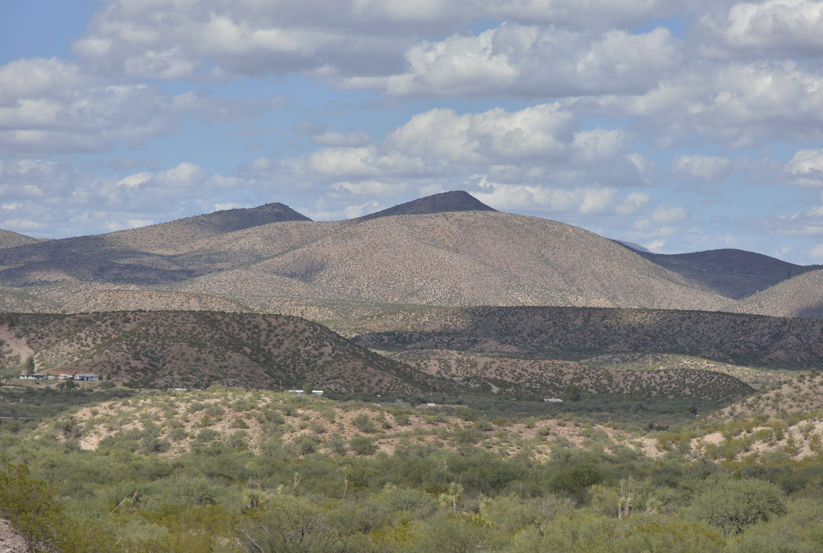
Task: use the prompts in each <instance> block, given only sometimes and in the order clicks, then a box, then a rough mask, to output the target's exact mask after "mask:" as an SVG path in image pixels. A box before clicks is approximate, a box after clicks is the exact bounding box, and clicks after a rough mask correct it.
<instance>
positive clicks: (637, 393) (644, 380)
mask: <svg viewBox="0 0 823 553" xmlns="http://www.w3.org/2000/svg"><path fill="white" fill-rule="evenodd" d="M394 358H395V359H402V360H403V361H406V362H408V363H409V364H411V365H412V366H413V367H415V368H416V369H418V370H419V371H422V372H425V373H428V374H431V375H433V376H439V377H444V378H450V379H454V380H456V381H457V382H459V383H461V384H463V385H466V386H468V387H469V388H472V389H477V390H483V391H491V392H494V393H507V394H517V395H523V394H524V393H533V394H543V395H549V394H550V395H553V396H557V397H559V396H560V395H561V394H562V393H563V390H564V388H565V387H566V386H567V385H569V384H574V385H576V386H578V387H579V388H580V390H581V391H583V392H585V393H591V394H623V395H628V396H632V397H669V398H678V399H689V398H699V399H715V400H719V399H725V398H730V397H736V396H742V395H747V394H749V393H751V392H752V391H753V389H752V388H751V387H750V386H748V385H746V384H744V383H743V382H741V381H740V380H738V379H737V378H735V377H733V376H729V375H727V374H723V373H720V372H714V371H707V370H697V369H690V368H680V367H678V368H667V369H660V370H645V371H642V370H625V369H619V368H613V367H608V368H594V367H590V366H586V365H583V364H581V363H575V362H573V361H555V360H546V359H513V358H509V357H502V356H495V357H488V356H483V355H471V354H465V353H460V352H450V351H442V350H437V351H434V352H428V351H419V350H418V351H410V352H403V353H400V354H398V355H396V356H395V357H394Z"/></svg>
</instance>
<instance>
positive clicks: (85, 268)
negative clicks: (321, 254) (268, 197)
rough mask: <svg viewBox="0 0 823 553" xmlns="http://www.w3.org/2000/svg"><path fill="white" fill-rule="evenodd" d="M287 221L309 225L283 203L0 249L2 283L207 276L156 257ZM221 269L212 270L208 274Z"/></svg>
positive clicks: (165, 280)
mask: <svg viewBox="0 0 823 553" xmlns="http://www.w3.org/2000/svg"><path fill="white" fill-rule="evenodd" d="M282 221H309V219H308V218H307V217H304V216H303V215H300V214H299V213H297V212H296V211H294V210H292V209H291V208H289V207H288V206H285V205H283V204H267V205H263V206H260V207H257V208H253V209H232V210H227V211H216V212H214V213H210V214H208V215H200V216H197V217H189V218H186V219H179V220H177V221H172V222H169V223H162V224H159V225H153V226H150V227H142V228H138V229H132V230H125V231H119V232H114V233H111V234H104V235H98V236H81V237H76V238H66V239H62V240H50V241H48V242H42V243H36V244H30V245H25V246H21V247H16V248H13V249H6V250H0V267H7V268H6V269H5V270H2V271H0V285H3V286H6V287H30V286H43V285H49V284H53V283H55V282H96V283H115V284H136V285H156V284H167V283H171V282H178V281H181V280H187V279H190V278H193V277H195V276H198V274H202V272H198V271H197V268H196V267H189V266H187V265H186V263H177V262H176V261H175V258H174V256H168V255H162V254H154V253H152V252H153V251H154V250H164V249H168V248H171V247H175V246H180V245H182V244H187V243H189V242H195V241H200V240H204V239H208V238H211V237H214V236H218V235H220V234H225V233H230V232H234V231H237V230H243V229H246V228H251V227H254V226H260V225H266V224H270V223H275V222H282ZM211 270H216V269H212V268H209V269H208V270H207V271H206V272H209V271H211Z"/></svg>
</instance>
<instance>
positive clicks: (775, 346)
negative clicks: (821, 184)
mask: <svg viewBox="0 0 823 553" xmlns="http://www.w3.org/2000/svg"><path fill="white" fill-rule="evenodd" d="M332 326H335V327H336V328H339V329H341V330H345V332H346V333H347V334H349V335H351V334H355V333H359V334H360V335H359V336H357V337H356V338H355V339H354V341H355V342H356V343H359V344H362V345H365V346H368V347H376V348H383V349H450V350H464V351H487V352H503V353H509V354H518V355H530V356H537V357H547V358H566V359H584V358H589V357H592V356H596V355H600V354H606V353H673V354H681V355H690V356H695V357H702V358H705V359H713V360H716V361H722V362H724V363H733V364H737V365H751V366H761V367H776V368H778V367H780V368H792V369H796V368H811V367H818V366H820V365H821V364H823V321H821V320H813V319H782V318H773V317H759V316H753V315H741V314H731V313H707V312H700V311H685V312H683V311H656V310H645V309H641V310H628V309H591V308H578V309H575V308H562V307H508V308H506V307H496V308H494V307H484V308H463V309H445V308H440V309H438V310H437V312H436V314H433V313H427V312H426V311H425V310H418V311H411V312H407V313H405V314H400V313H395V314H392V315H390V316H387V317H384V318H381V317H373V318H364V319H362V320H360V321H353V322H351V323H349V324H346V323H345V322H343V323H341V324H336V323H332ZM369 327H370V328H373V329H375V330H374V331H372V332H368V331H366V328H369Z"/></svg>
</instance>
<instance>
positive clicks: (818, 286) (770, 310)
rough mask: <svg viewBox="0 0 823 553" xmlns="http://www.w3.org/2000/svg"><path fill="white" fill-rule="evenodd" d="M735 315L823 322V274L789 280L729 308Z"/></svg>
mask: <svg viewBox="0 0 823 553" xmlns="http://www.w3.org/2000/svg"><path fill="white" fill-rule="evenodd" d="M726 310H728V311H733V312H735V313H754V314H769V315H774V316H777V317H802V318H809V319H822V318H823V270H817V271H811V272H808V273H804V274H802V275H800V276H796V277H794V278H792V279H790V280H786V281H784V282H781V283H780V284H777V285H775V286H773V287H771V288H768V289H766V290H764V291H762V292H760V293H758V294H755V295H753V296H751V297H749V298H746V299H744V300H742V301H740V302H738V303H737V304H735V305H732V306H730V307H728V308H726Z"/></svg>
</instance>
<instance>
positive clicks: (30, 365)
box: [23, 355, 35, 374]
mask: <svg viewBox="0 0 823 553" xmlns="http://www.w3.org/2000/svg"><path fill="white" fill-rule="evenodd" d="M23 368H24V369H25V371H26V374H34V369H35V366H34V356H33V355H29V356H28V357H27V358H26V363H25V364H24V365H23Z"/></svg>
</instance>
